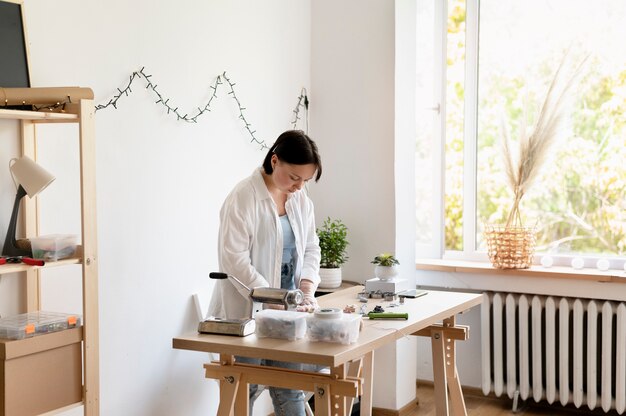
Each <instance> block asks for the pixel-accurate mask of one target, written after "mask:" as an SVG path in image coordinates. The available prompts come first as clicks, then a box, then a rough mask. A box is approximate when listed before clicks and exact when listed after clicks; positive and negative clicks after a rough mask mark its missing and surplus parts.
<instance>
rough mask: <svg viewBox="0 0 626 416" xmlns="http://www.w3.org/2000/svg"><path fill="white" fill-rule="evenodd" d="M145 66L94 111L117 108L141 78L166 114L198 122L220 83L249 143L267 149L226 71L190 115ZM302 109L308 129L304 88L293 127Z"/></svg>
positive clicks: (295, 126)
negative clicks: (162, 89)
mask: <svg viewBox="0 0 626 416" xmlns="http://www.w3.org/2000/svg"><path fill="white" fill-rule="evenodd" d="M144 69H145V67H143V68H141V70H139V71H135V72H133V73H132V74H131V75H130V77H129V80H128V84H126V87H125V88H124V89H119V88H118V89H117V94H115V95H114V96H113V98H111V99H109V101H108V102H107V103H106V104H99V105H97V106H96V110H95V111H100V110H104V109H106V108H108V107H113V108H115V109H117V104H118V101H119V100H120V99H121V98H122V97H127V96H128V95H129V94H130V93H132V92H133V90H132V89H131V86H132V85H133V82H134V81H135V80H136V79H139V78H141V79H143V80H144V81H145V82H146V89H149V90H151V91H152V93H153V94H154V95H156V97H157V98H158V99H157V101H156V102H155V103H156V104H161V105H162V106H164V107H165V108H167V114H173V115H175V116H176V120H177V121H183V122H186V123H197V122H198V118H199V117H200V116H202V115H203V114H204V113H207V112H210V111H211V104H212V103H213V99H215V98H217V90H218V88H220V85H227V86H228V89H229V91H228V95H230V96H231V97H232V98H233V100H235V102H236V103H237V108H238V111H239V119H240V120H241V121H242V123H243V125H244V128H245V130H246V131H247V133H248V135H249V136H250V142H251V143H256V144H258V145H259V146H260V149H261V150H263V149H268V148H269V146H268V145H267V143H266V142H265V141H264V140H260V139H259V138H257V135H256V130H253V129H252V124H250V123H249V122H248V120H247V119H246V116H245V114H244V111H245V110H246V108H245V107H244V106H243V105H242V104H241V101H239V98H238V97H237V94H236V93H235V85H236V84H235V83H234V82H233V81H232V80H231V79H230V78H228V76H227V75H226V71H224V72H223V73H222V74H221V75H218V76H217V77H216V78H215V81H214V82H213V85H211V86H210V87H209V88H210V90H211V96H210V98H209V100H208V101H207V103H206V104H205V105H204V107H202V108H201V107H197V108H196V109H195V110H193V112H192V113H193V114H194V115H190V113H184V114H183V113H182V111H179V107H178V106H174V105H172V104H170V103H169V102H170V99H169V98H166V97H164V96H163V95H162V94H161V93H160V92H159V90H158V85H157V84H156V83H154V82H152V80H151V79H150V78H152V75H150V74H147V73H146V72H145V71H144ZM301 109H304V113H305V122H306V130H305V131H308V110H309V99H308V97H307V91H306V89H305V88H302V90H301V92H300V96H299V97H298V102H297V104H296V107H295V108H294V110H293V120H292V121H291V125H292V128H293V129H296V128H297V125H298V121H299V120H301V119H302V117H301V115H300V110H301Z"/></svg>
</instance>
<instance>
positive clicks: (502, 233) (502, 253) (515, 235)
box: [484, 225, 535, 269]
mask: <svg viewBox="0 0 626 416" xmlns="http://www.w3.org/2000/svg"><path fill="white" fill-rule="evenodd" d="M484 235H485V240H486V241H487V254H488V255H489V260H491V263H492V264H493V267H495V268H497V269H527V268H529V267H530V266H531V265H532V263H533V254H535V229H534V228H532V227H515V226H508V227H507V226H505V225H486V226H485V233H484Z"/></svg>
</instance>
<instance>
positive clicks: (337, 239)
mask: <svg viewBox="0 0 626 416" xmlns="http://www.w3.org/2000/svg"><path fill="white" fill-rule="evenodd" d="M317 236H318V237H319V240H320V249H321V251H322V259H321V261H320V279H321V281H320V284H319V287H321V288H325V289H334V288H337V287H339V286H341V265H342V264H344V263H345V262H346V261H348V256H347V255H346V249H347V247H348V238H347V237H348V227H346V225H345V224H344V223H343V222H342V221H341V220H331V219H330V217H328V218H326V220H325V221H324V223H323V224H322V226H321V227H320V228H318V229H317Z"/></svg>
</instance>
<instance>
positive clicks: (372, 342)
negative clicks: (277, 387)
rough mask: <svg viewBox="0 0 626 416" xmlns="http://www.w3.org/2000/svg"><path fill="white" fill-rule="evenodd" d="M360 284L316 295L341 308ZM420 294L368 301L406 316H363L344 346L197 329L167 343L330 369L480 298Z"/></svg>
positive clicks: (354, 298) (353, 297) (474, 295)
mask: <svg viewBox="0 0 626 416" xmlns="http://www.w3.org/2000/svg"><path fill="white" fill-rule="evenodd" d="M362 290H363V286H354V287H351V288H348V289H344V290H341V291H337V292H334V293H331V294H328V295H325V296H322V297H320V298H319V299H318V302H319V304H320V306H323V307H337V308H342V309H343V308H344V307H345V306H346V305H351V304H353V305H355V306H356V307H357V310H358V308H360V307H361V305H363V303H361V302H359V300H358V299H357V294H358V293H359V292H361V291H362ZM427 292H428V293H427V294H426V295H425V296H421V297H419V298H416V299H410V298H407V299H406V300H405V302H404V304H400V305H398V306H397V307H389V305H390V304H391V303H398V302H397V301H394V302H389V301H384V300H383V299H369V300H368V302H367V311H368V312H369V311H371V310H373V309H374V307H375V306H376V305H381V306H382V307H383V308H384V309H385V311H387V312H400V313H402V312H407V313H408V314H409V319H408V320H404V319H401V320H395V319H394V320H391V319H385V320H370V319H367V318H365V319H363V329H362V330H361V332H360V334H359V339H358V340H357V341H356V342H355V343H352V344H349V345H345V344H339V343H328V342H311V341H308V340H307V339H306V338H304V339H299V340H295V341H289V340H285V339H274V338H257V336H256V335H255V334H252V335H248V336H246V337H235V336H228V335H213V334H199V333H197V332H195V333H190V334H185V335H182V336H179V337H176V338H174V339H173V347H174V348H176V349H185V350H193V351H204V352H213V353H220V354H222V353H224V354H232V355H241V356H245V357H253V358H266V359H271V360H280V361H290V362H301V363H310V364H317V365H323V366H331V367H336V366H338V365H341V364H344V363H346V362H348V361H350V360H354V359H357V358H359V357H362V356H363V355H364V354H366V353H368V352H370V351H372V350H375V349H377V348H379V347H382V346H383V345H385V344H388V343H390V342H393V341H395V340H397V339H399V338H402V337H404V336H407V335H411V334H414V333H416V332H417V331H419V330H420V329H423V328H426V327H427V326H429V325H432V324H435V323H438V322H441V321H442V320H443V319H445V318H448V317H450V316H454V315H456V314H458V313H461V312H463V311H465V310H467V309H470V308H471V307H473V306H476V305H479V304H480V303H481V302H482V295H481V294H477V293H462V292H448V291H432V290H429V291H427Z"/></svg>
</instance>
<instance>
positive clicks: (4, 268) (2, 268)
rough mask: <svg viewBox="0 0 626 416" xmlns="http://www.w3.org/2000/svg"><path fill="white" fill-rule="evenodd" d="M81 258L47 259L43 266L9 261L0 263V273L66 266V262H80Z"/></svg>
mask: <svg viewBox="0 0 626 416" xmlns="http://www.w3.org/2000/svg"><path fill="white" fill-rule="evenodd" d="M81 263H82V258H78V257H72V258H69V259H63V260H57V261H49V262H47V263H46V264H44V265H43V266H29V265H27V264H24V263H11V264H8V263H7V264H3V265H0V275H2V274H7V273H17V272H25V271H28V270H41V269H49V268H51V267H59V266H67V265H68V264H81Z"/></svg>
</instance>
